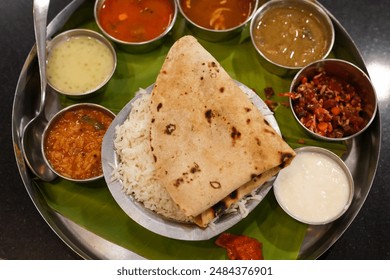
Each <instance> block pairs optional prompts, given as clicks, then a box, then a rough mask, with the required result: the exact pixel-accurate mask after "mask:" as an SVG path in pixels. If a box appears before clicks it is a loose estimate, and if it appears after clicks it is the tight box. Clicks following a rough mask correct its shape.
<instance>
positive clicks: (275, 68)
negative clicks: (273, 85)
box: [250, 0, 335, 76]
mask: <svg viewBox="0 0 390 280" xmlns="http://www.w3.org/2000/svg"><path fill="white" fill-rule="evenodd" d="M281 9H284V11H283V12H281ZM288 9H290V10H299V11H303V12H305V13H306V14H307V15H309V16H310V17H309V18H310V20H311V21H312V22H317V23H318V25H319V26H318V28H321V29H322V31H323V36H325V39H324V41H325V42H323V43H324V45H325V46H324V47H323V49H321V50H320V51H321V53H320V54H322V55H321V57H317V58H316V59H313V60H319V59H324V58H326V57H327V56H328V55H329V53H330V52H331V50H332V48H333V44H334V40H335V32H334V27H333V23H332V21H331V19H330V17H329V16H328V14H327V13H326V12H325V10H324V9H323V8H322V7H320V6H319V5H317V4H316V3H313V2H312V1H307V0H273V1H268V2H266V3H265V4H263V5H262V6H260V8H259V9H258V10H257V11H256V13H255V14H254V15H253V18H252V21H251V25H250V36H251V40H252V44H253V46H254V48H255V49H256V51H257V53H258V58H259V60H260V62H261V63H262V64H263V66H264V67H265V68H266V69H267V70H268V71H270V72H272V73H274V74H277V75H279V76H293V75H294V74H295V73H297V72H298V70H299V69H301V68H302V67H303V66H305V65H307V64H309V63H310V62H312V61H313V60H311V61H310V60H309V61H300V62H299V64H298V65H292V63H287V62H284V61H283V62H281V60H280V59H276V56H275V57H271V53H276V54H277V55H278V56H279V57H280V56H284V54H285V53H286V51H287V52H288V51H290V56H289V57H290V58H291V55H294V49H291V50H289V49H288V48H294V45H292V42H293V40H292V39H291V40H289V41H288V42H285V43H280V42H278V40H275V39H272V40H268V41H264V37H262V36H261V35H260V34H257V30H261V29H263V30H266V29H265V27H264V25H261V23H262V20H263V19H264V17H265V16H269V15H270V14H271V13H281V14H284V15H286V10H288ZM273 16H274V15H273ZM289 17H290V18H292V16H291V14H289ZM298 20H301V18H299V19H298ZM277 24H280V26H282V24H283V26H286V28H288V30H283V32H282V31H280V30H279V32H280V34H279V33H275V30H271V32H272V34H276V35H277V36H278V38H282V37H286V36H287V35H286V34H291V33H292V32H293V31H294V34H296V35H295V38H294V40H295V39H296V38H297V37H298V38H301V39H303V40H306V42H307V40H310V41H311V43H313V44H312V46H311V48H313V46H314V44H315V43H316V42H317V41H318V38H319V36H317V37H313V38H311V37H310V36H313V32H312V30H311V29H310V28H308V27H307V25H306V23H305V24H303V23H299V24H298V23H295V25H294V30H292V29H291V28H292V26H291V22H290V20H289V19H287V20H285V22H281V21H278V22H277ZM301 24H302V25H301ZM264 32H265V31H264ZM267 42H271V44H272V43H276V42H277V44H275V45H272V46H271V47H270V46H265V45H264V48H263V46H262V44H265V43H267ZM310 59H312V58H310ZM292 61H293V60H291V62H292ZM289 62H290V61H289ZM295 63H298V62H297V61H295ZM295 63H294V64H295Z"/></svg>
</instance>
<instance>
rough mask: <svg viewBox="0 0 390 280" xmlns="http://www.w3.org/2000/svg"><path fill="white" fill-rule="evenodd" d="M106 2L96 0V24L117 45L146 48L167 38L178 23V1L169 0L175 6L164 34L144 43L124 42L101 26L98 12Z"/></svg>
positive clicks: (94, 10) (94, 11)
mask: <svg viewBox="0 0 390 280" xmlns="http://www.w3.org/2000/svg"><path fill="white" fill-rule="evenodd" d="M104 1H106V0H96V1H95V5H94V9H93V13H94V18H95V22H96V24H97V26H98V27H99V29H100V31H101V32H102V33H103V34H104V36H106V37H107V38H109V39H110V40H112V41H114V42H115V43H118V44H122V45H125V46H134V47H137V46H138V47H141V46H146V45H149V44H152V43H155V42H157V41H159V40H160V39H162V38H163V37H165V36H166V35H167V34H168V33H169V32H170V31H171V30H172V28H173V26H174V25H175V23H176V19H177V14H178V8H177V3H176V0H169V1H170V2H172V4H173V17H172V20H171V22H170V23H169V25H168V26H167V28H166V29H165V30H164V32H162V33H161V34H160V35H159V36H157V37H154V38H153V39H150V40H148V41H142V42H128V41H123V40H121V39H118V38H116V37H114V36H112V35H111V34H109V33H108V32H107V31H105V30H104V28H103V27H102V26H101V24H100V22H99V16H98V10H99V9H100V7H101V6H102V5H103V3H104Z"/></svg>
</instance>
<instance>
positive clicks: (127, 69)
mask: <svg viewBox="0 0 390 280" xmlns="http://www.w3.org/2000/svg"><path fill="white" fill-rule="evenodd" d="M93 5H94V1H86V2H85V3H84V4H83V5H82V6H81V7H80V8H79V9H78V10H77V11H76V13H75V14H74V15H73V16H72V17H71V18H70V20H69V21H68V22H67V23H66V25H65V26H64V28H63V29H62V30H61V31H64V30H68V29H73V28H88V29H92V30H95V31H99V29H98V27H97V25H96V23H95V21H94V17H93ZM185 34H191V33H190V31H188V30H187V28H186V26H185V22H184V20H183V19H182V18H181V17H180V16H179V18H178V19H177V22H176V24H175V27H174V29H173V31H172V32H171V34H170V35H169V36H168V38H167V39H166V41H165V42H164V44H163V45H162V46H160V47H158V48H156V49H155V50H153V51H150V52H148V53H142V54H132V53H128V52H126V51H124V50H122V49H121V48H120V46H117V45H114V47H115V49H116V52H117V69H116V71H115V73H114V76H113V77H112V79H111V80H110V82H109V83H108V85H107V86H106V87H105V88H104V90H103V91H102V92H100V93H99V94H98V95H96V96H95V97H92V98H89V99H83V100H82V101H83V102H92V103H98V104H101V105H103V106H105V107H107V108H108V109H110V110H111V111H113V112H114V113H118V112H119V111H120V110H121V109H122V108H123V107H124V106H125V105H126V104H127V103H128V102H129V101H130V100H131V99H132V98H133V96H134V94H135V92H136V91H137V90H138V89H139V88H146V87H148V86H149V85H151V84H152V83H154V81H155V80H156V77H157V75H158V73H159V70H160V68H161V66H162V63H163V61H164V59H165V56H166V54H167V52H168V50H169V48H170V46H171V45H172V44H173V43H174V41H175V40H177V39H178V38H180V37H181V36H183V35H185ZM199 42H200V43H201V44H202V45H203V46H204V47H205V48H206V49H207V50H208V51H209V52H210V53H211V54H212V55H213V56H214V57H215V58H216V59H217V60H218V61H219V62H220V63H221V65H222V66H223V67H224V68H225V70H226V71H227V72H228V73H229V74H230V75H231V77H232V78H233V79H236V80H238V81H240V82H241V83H243V84H245V85H246V86H248V87H249V88H251V89H253V90H254V91H255V92H256V93H257V94H258V95H259V96H260V97H261V98H262V99H263V100H264V99H266V98H267V97H266V96H265V94H264V89H265V88H269V87H271V88H272V89H273V91H274V92H275V95H274V96H272V97H271V100H270V101H272V102H273V103H274V104H276V107H275V108H274V112H275V118H276V120H277V122H278V125H279V127H280V129H281V132H282V135H283V137H284V139H285V140H286V141H287V142H288V144H289V145H290V146H291V147H292V148H297V147H300V146H306V145H310V146H320V147H324V148H327V149H329V150H331V151H333V152H335V153H336V154H338V155H340V156H341V155H342V154H343V153H344V152H345V151H346V150H347V146H346V144H345V143H342V142H336V143H328V142H321V141H318V140H315V139H312V138H310V136H308V135H307V134H306V133H305V132H304V131H303V129H302V128H301V127H300V126H299V125H298V123H297V122H296V121H295V119H294V117H293V115H292V113H291V110H290V108H289V107H288V106H287V104H288V98H287V97H285V96H282V95H279V93H286V92H288V91H289V87H290V83H291V80H292V77H279V76H277V75H274V74H272V73H270V72H268V71H267V70H266V69H265V68H264V67H263V66H262V64H261V63H260V61H259V60H258V55H257V53H256V51H255V49H254V48H253V46H252V43H251V40H250V35H249V29H248V27H246V28H245V29H244V30H243V32H242V33H241V34H240V35H238V36H237V37H235V38H233V39H231V40H229V41H225V42H218V43H211V42H207V41H203V40H201V39H199ZM335 50H337V53H338V54H340V53H346V54H348V52H345V51H343V49H342V46H337V43H336V46H335ZM331 55H333V56H335V54H334V52H333V53H332V54H331ZM343 58H344V59H351V58H348V57H347V55H346V57H343ZM61 98H62V99H61V102H62V106H64V107H65V106H68V105H71V104H74V103H77V102H80V100H75V99H69V98H66V97H61ZM113 152H114V151H113ZM34 185H35V186H36V187H37V188H38V189H39V191H40V193H41V194H42V196H43V198H44V199H45V201H46V202H47V205H48V207H50V208H51V209H53V210H54V211H57V212H58V213H60V214H61V215H63V216H65V217H67V218H69V219H70V220H72V221H74V222H75V223H77V224H79V225H80V226H82V227H84V228H85V229H87V230H89V231H91V232H93V233H95V234H97V235H99V236H101V237H103V238H104V239H106V240H108V241H111V242H113V243H115V244H117V245H120V246H122V247H124V248H127V249H129V250H131V251H133V252H135V253H137V254H139V255H141V256H143V257H145V258H147V259H226V252H225V250H224V249H222V248H220V247H218V246H216V245H215V238H213V239H210V240H206V241H181V240H174V239H170V238H166V237H163V236H160V235H157V234H154V233H152V232H150V231H148V230H147V229H145V228H143V227H141V226H140V225H138V224H137V223H135V222H134V221H133V220H131V218H129V217H128V216H127V215H126V214H125V213H124V212H123V211H122V210H121V208H120V207H119V206H118V204H117V203H116V201H115V200H114V198H113V197H112V196H111V193H110V191H109V189H108V187H107V185H106V182H105V180H104V179H102V180H100V181H97V182H93V183H87V184H76V183H72V182H69V181H66V180H62V179H57V180H56V181H54V182H51V183H45V182H42V181H39V180H34ZM306 231H307V225H305V224H302V223H300V222H297V221H295V220H294V219H292V218H290V217H289V216H288V215H287V214H285V213H284V212H283V210H282V209H281V208H280V207H279V206H278V204H277V202H276V200H275V197H274V195H273V192H272V190H271V191H270V192H269V193H268V195H267V196H266V197H265V198H264V199H263V200H262V202H261V203H260V204H259V205H258V206H257V207H256V208H255V209H254V210H253V211H252V212H251V213H250V214H249V215H248V216H247V217H246V218H245V219H243V220H242V221H240V222H239V223H238V224H236V225H235V226H234V227H232V228H231V229H229V231H228V232H230V233H234V234H244V235H247V236H251V237H254V238H256V239H257V240H259V241H260V242H261V243H262V244H263V255H264V257H265V259H297V258H298V256H299V251H300V248H301V245H302V242H303V239H304V237H305V234H306Z"/></svg>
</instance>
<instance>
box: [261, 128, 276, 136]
mask: <svg viewBox="0 0 390 280" xmlns="http://www.w3.org/2000/svg"><path fill="white" fill-rule="evenodd" d="M264 132H265V133H268V134H271V135H275V131H273V130H271V129H264Z"/></svg>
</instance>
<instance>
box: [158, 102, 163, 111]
mask: <svg viewBox="0 0 390 280" xmlns="http://www.w3.org/2000/svg"><path fill="white" fill-rule="evenodd" d="M162 106H163V105H162V103H158V105H157V112H159V111H160V109H161V108H162Z"/></svg>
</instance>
